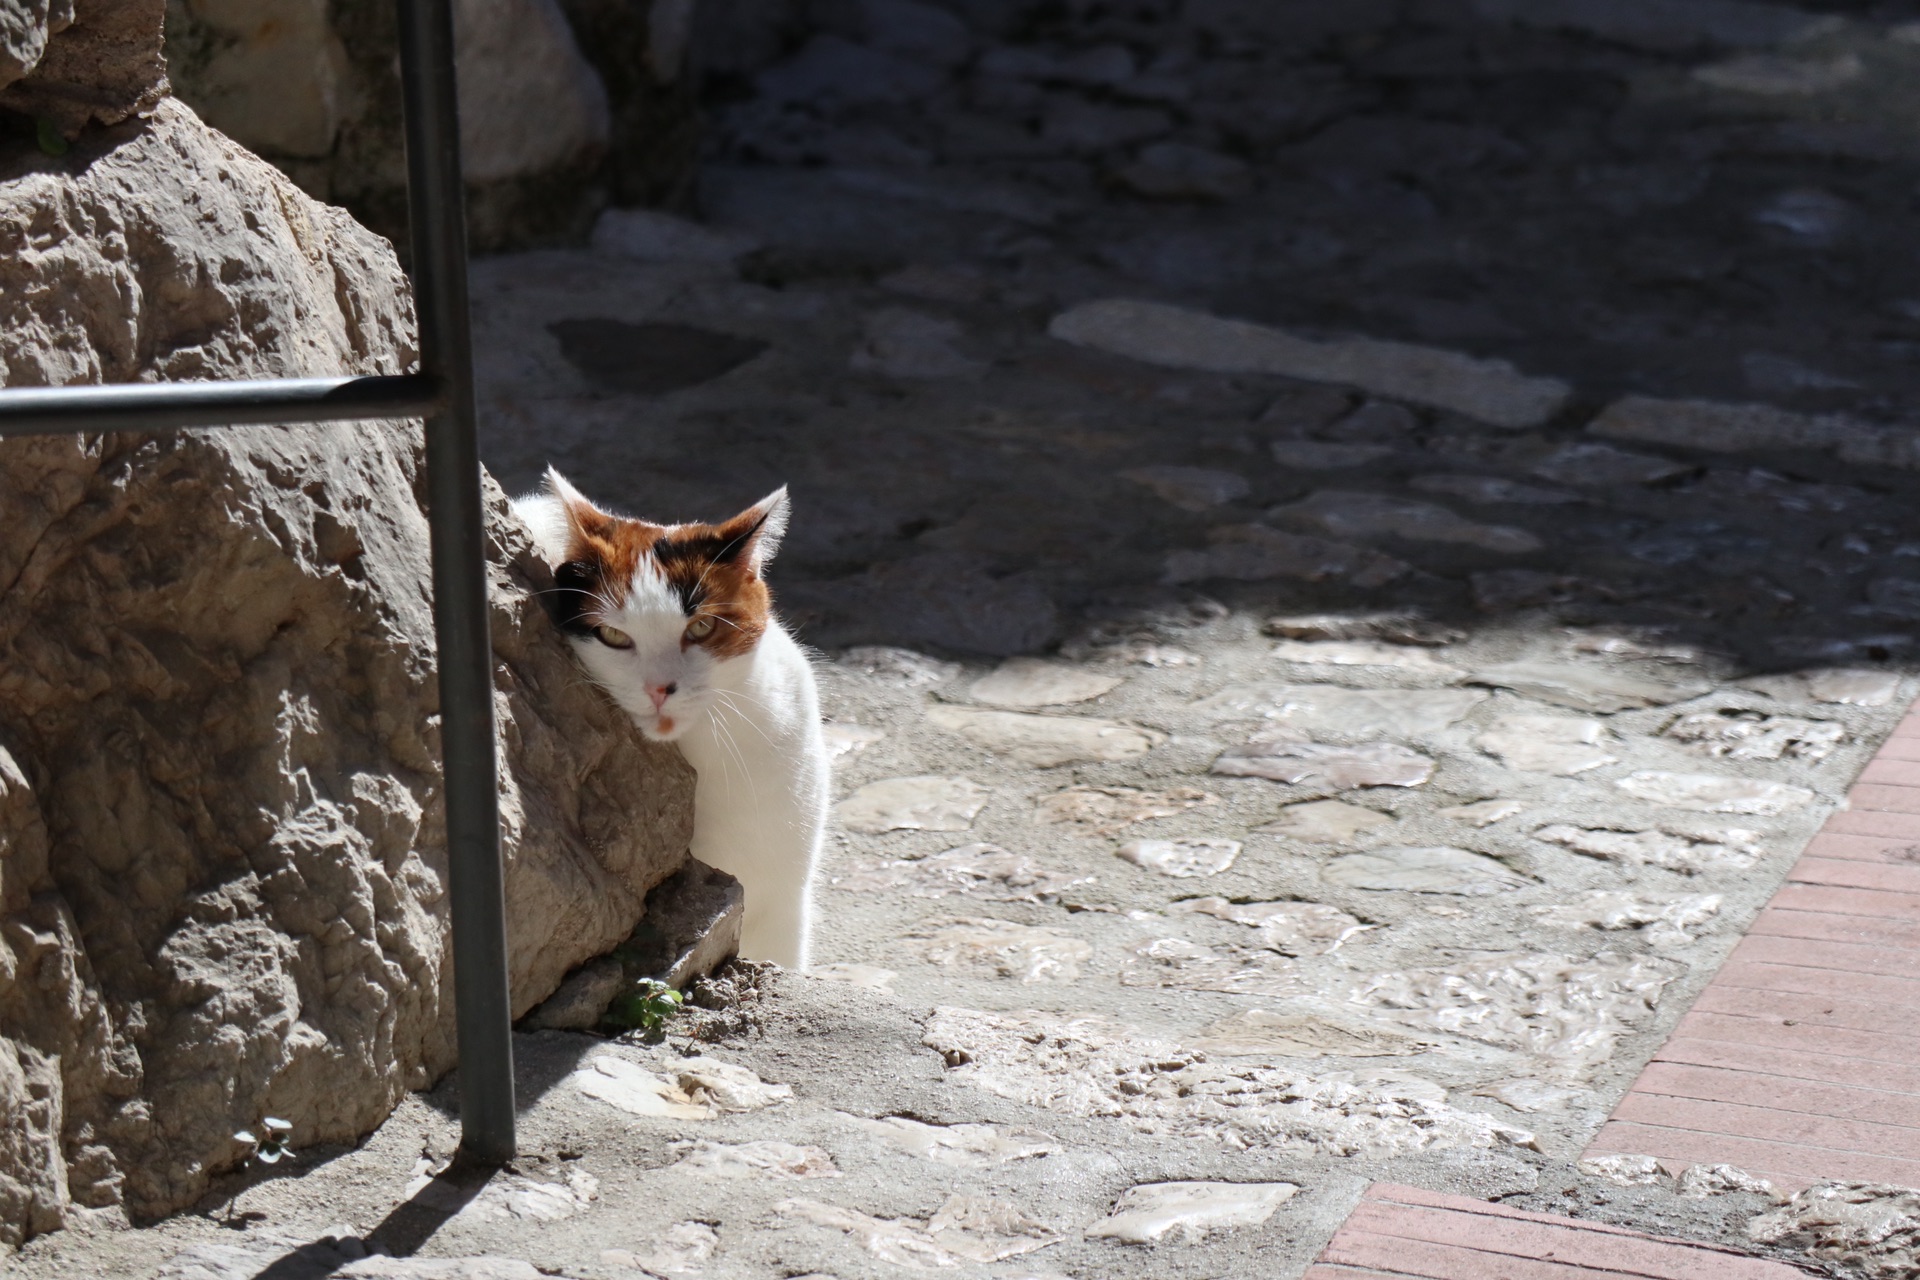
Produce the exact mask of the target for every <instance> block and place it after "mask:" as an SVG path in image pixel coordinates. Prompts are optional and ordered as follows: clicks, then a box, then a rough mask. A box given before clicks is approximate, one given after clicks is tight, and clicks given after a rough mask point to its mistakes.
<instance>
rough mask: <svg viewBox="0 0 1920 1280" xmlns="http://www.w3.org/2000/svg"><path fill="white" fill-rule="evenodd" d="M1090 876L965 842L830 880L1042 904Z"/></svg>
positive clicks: (854, 886)
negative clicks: (1073, 874) (928, 854)
mask: <svg viewBox="0 0 1920 1280" xmlns="http://www.w3.org/2000/svg"><path fill="white" fill-rule="evenodd" d="M1090 879H1091V877H1088V876H1072V875H1068V874H1066V873H1065V872H1061V871H1055V870H1052V869H1050V868H1047V867H1043V866H1041V865H1040V864H1039V863H1038V862H1035V861H1034V860H1033V859H1032V858H1030V857H1027V856H1026V855H1025V854H1019V853H1014V852H1012V851H1010V850H1007V849H1003V848H1001V847H1000V846H999V845H997V844H965V845H961V846H959V847H958V848H955V849H948V850H946V851H945V852H944V853H936V854H934V855H932V856H931V857H926V858H896V859H893V860H892V861H889V862H882V863H875V864H870V865H865V866H858V867H855V868H854V869H853V870H852V871H850V872H848V873H847V874H845V875H843V876H836V877H834V878H833V879H832V881H831V883H832V884H833V885H834V887H836V888H839V889H845V890H847V891H848V892H851V893H875V892H882V893H884V892H888V891H890V890H905V891H906V892H907V893H909V894H911V895H913V896H914V897H916V898H945V897H949V896H951V895H954V894H961V895H964V896H966V897H970V898H978V899H979V900H981V901H982V902H1044V901H1049V900H1052V899H1056V898H1058V897H1059V896H1060V895H1061V894H1062V893H1063V892H1065V891H1066V890H1068V889H1070V888H1073V887H1074V886H1076V885H1082V884H1086V883H1088V881H1089V880H1090Z"/></svg>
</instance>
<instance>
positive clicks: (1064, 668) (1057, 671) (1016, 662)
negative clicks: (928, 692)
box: [967, 658, 1124, 707]
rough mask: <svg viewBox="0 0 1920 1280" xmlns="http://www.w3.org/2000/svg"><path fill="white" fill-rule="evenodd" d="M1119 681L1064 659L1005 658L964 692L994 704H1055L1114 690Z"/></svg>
mask: <svg viewBox="0 0 1920 1280" xmlns="http://www.w3.org/2000/svg"><path fill="white" fill-rule="evenodd" d="M1122 683H1124V680H1123V679H1122V677H1120V676H1109V675H1101V674H1100V673H1099V672H1097V671H1087V670H1084V669H1082V668H1080V667H1073V666H1068V665H1067V664H1066V663H1063V662H1045V661H1042V660H1041V659H1038V658H1008V659H1007V660H1006V661H1005V662H1003V663H1001V664H1000V665H999V666H998V667H997V668H995V669H994V671H993V673H992V674H991V675H988V676H985V677H982V678H981V679H979V680H976V681H974V682H973V684H972V686H971V687H969V688H968V690H967V694H968V696H969V697H971V698H972V699H973V700H974V701H975V702H984V703H986V704H987V705H989V706H995V707H1056V706H1063V705H1065V704H1067V703H1073V702H1087V701H1090V700H1091V699H1094V698H1098V697H1099V696H1101V695H1102V694H1105V693H1111V692H1113V691H1114V690H1115V689H1117V688H1119V687H1120V685H1121V684H1122Z"/></svg>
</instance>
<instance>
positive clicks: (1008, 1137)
mask: <svg viewBox="0 0 1920 1280" xmlns="http://www.w3.org/2000/svg"><path fill="white" fill-rule="evenodd" d="M841 1116H842V1118H844V1119H845V1120H847V1121H848V1122H849V1123H851V1124H853V1125H854V1126H855V1127H856V1128H858V1129H860V1130H861V1131H862V1132H864V1133H866V1134H867V1135H868V1136H869V1137H874V1138H878V1139H880V1140H881V1141H882V1142H885V1143H887V1144H888V1145H889V1146H893V1147H897V1148H899V1149H900V1150H902V1151H904V1152H906V1153H907V1154H908V1155H912V1156H918V1157H919V1158H920V1159H922V1160H931V1161H933V1162H934V1163H935V1164H949V1165H959V1166H961V1167H963V1168H976V1169H977V1168H988V1167H991V1166H993V1165H1003V1164H1012V1163H1013V1162H1015V1161H1017V1160H1035V1159H1038V1158H1040V1157H1041V1156H1049V1155H1054V1154H1056V1153H1058V1152H1059V1151H1060V1150H1061V1146H1060V1142H1059V1140H1058V1139H1056V1138H1055V1137H1054V1136H1053V1135H1052V1134H1048V1133H1042V1132H1041V1131H1040V1130H1038V1129H1022V1128H1018V1127H1015V1126H1008V1125H998V1124H927V1123H926V1122H925V1121H921V1120H915V1119H912V1118H910V1117H908V1116H882V1117H880V1118H879V1119H877V1120H868V1119H864V1118H862V1117H860V1116H850V1115H847V1114H846V1113H845V1112H842V1113H841Z"/></svg>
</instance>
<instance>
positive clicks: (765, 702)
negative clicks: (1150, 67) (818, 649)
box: [678, 624, 829, 968]
mask: <svg viewBox="0 0 1920 1280" xmlns="http://www.w3.org/2000/svg"><path fill="white" fill-rule="evenodd" d="M717 675H718V676H719V678H718V679H716V681H715V683H714V689H715V691H716V694H717V695H718V696H716V697H715V698H714V700H713V705H712V707H711V709H710V711H709V713H708V715H707V716H706V717H705V718H704V719H703V720H702V721H701V722H700V723H698V724H694V725H689V726H688V728H687V731H686V733H685V734H683V735H682V736H681V737H680V738H679V739H678V743H679V745H680V748H681V750H682V751H683V752H684V753H685V755H686V757H687V762H688V763H689V764H691V765H692V766H693V768H694V770H695V772H696V773H698V775H699V782H698V784H697V787H696V789H695V794H694V836H693V855H694V856H695V857H696V858H698V859H700V861H702V862H705V863H707V864H708V865H709V866H714V867H718V868H720V869H721V870H722V871H726V872H728V873H729V874H731V875H733V876H735V877H736V878H738V879H739V880H740V882H741V884H742V885H743V886H744V887H745V889H746V898H747V908H746V923H745V926H744V927H743V929H742V931H741V939H740V953H741V955H743V956H745V957H746V958H748V959H750V960H772V961H775V962H776V963H779V964H782V965H786V966H788V967H789V968H804V967H805V966H806V959H807V950H808V945H807V944H808V934H809V930H810V924H811V915H812V912H811V901H810V890H811V881H812V876H813V869H814V864H815V863H816V862H817V860H818V858H819V853H820V842H821V836H822V831H823V829H824V826H825V823H826V811H827V798H828V785H829V783H828V776H829V771H828V764H827V753H826V744H825V742H824V741H823V739H822V737H821V733H820V709H819V695H818V694H817V692H816V691H815V688H814V681H813V671H812V668H811V666H810V665H809V664H808V662H807V659H806V655H805V653H804V652H802V651H801V649H800V647H799V645H797V644H795V643H794V641H793V639H792V637H791V636H789V635H787V633H786V632H785V631H784V630H782V629H779V628H778V626H777V624H776V625H774V626H770V627H769V628H768V629H767V633H766V634H765V635H764V636H763V637H762V638H761V641H760V643H759V644H758V645H757V646H755V649H754V652H753V654H752V655H750V656H749V657H748V658H746V659H742V660H740V661H739V662H737V663H728V664H725V665H724V667H723V668H722V669H721V671H720V672H718V673H717Z"/></svg>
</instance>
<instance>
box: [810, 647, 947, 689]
mask: <svg viewBox="0 0 1920 1280" xmlns="http://www.w3.org/2000/svg"><path fill="white" fill-rule="evenodd" d="M840 665H841V666H842V667H845V668H846V669H848V670H850V671H855V672H858V673H860V674H861V675H864V676H870V677H872V678H874V679H876V680H890V681H894V682H897V683H899V684H903V685H906V686H907V687H908V688H912V689H926V688H932V687H933V686H935V685H942V684H945V683H947V682H948V681H949V680H953V679H955V678H956V677H958V676H959V674H960V665H959V664H958V663H955V662H942V661H941V660H940V659H938V658H930V657H928V656H927V655H926V654H924V653H916V652H915V651H914V650H912V649H902V648H899V647H897V646H894V645H884V644H868V645H855V646H854V647H853V648H851V649H849V650H847V651H846V652H845V653H843V654H841V655H840Z"/></svg>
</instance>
